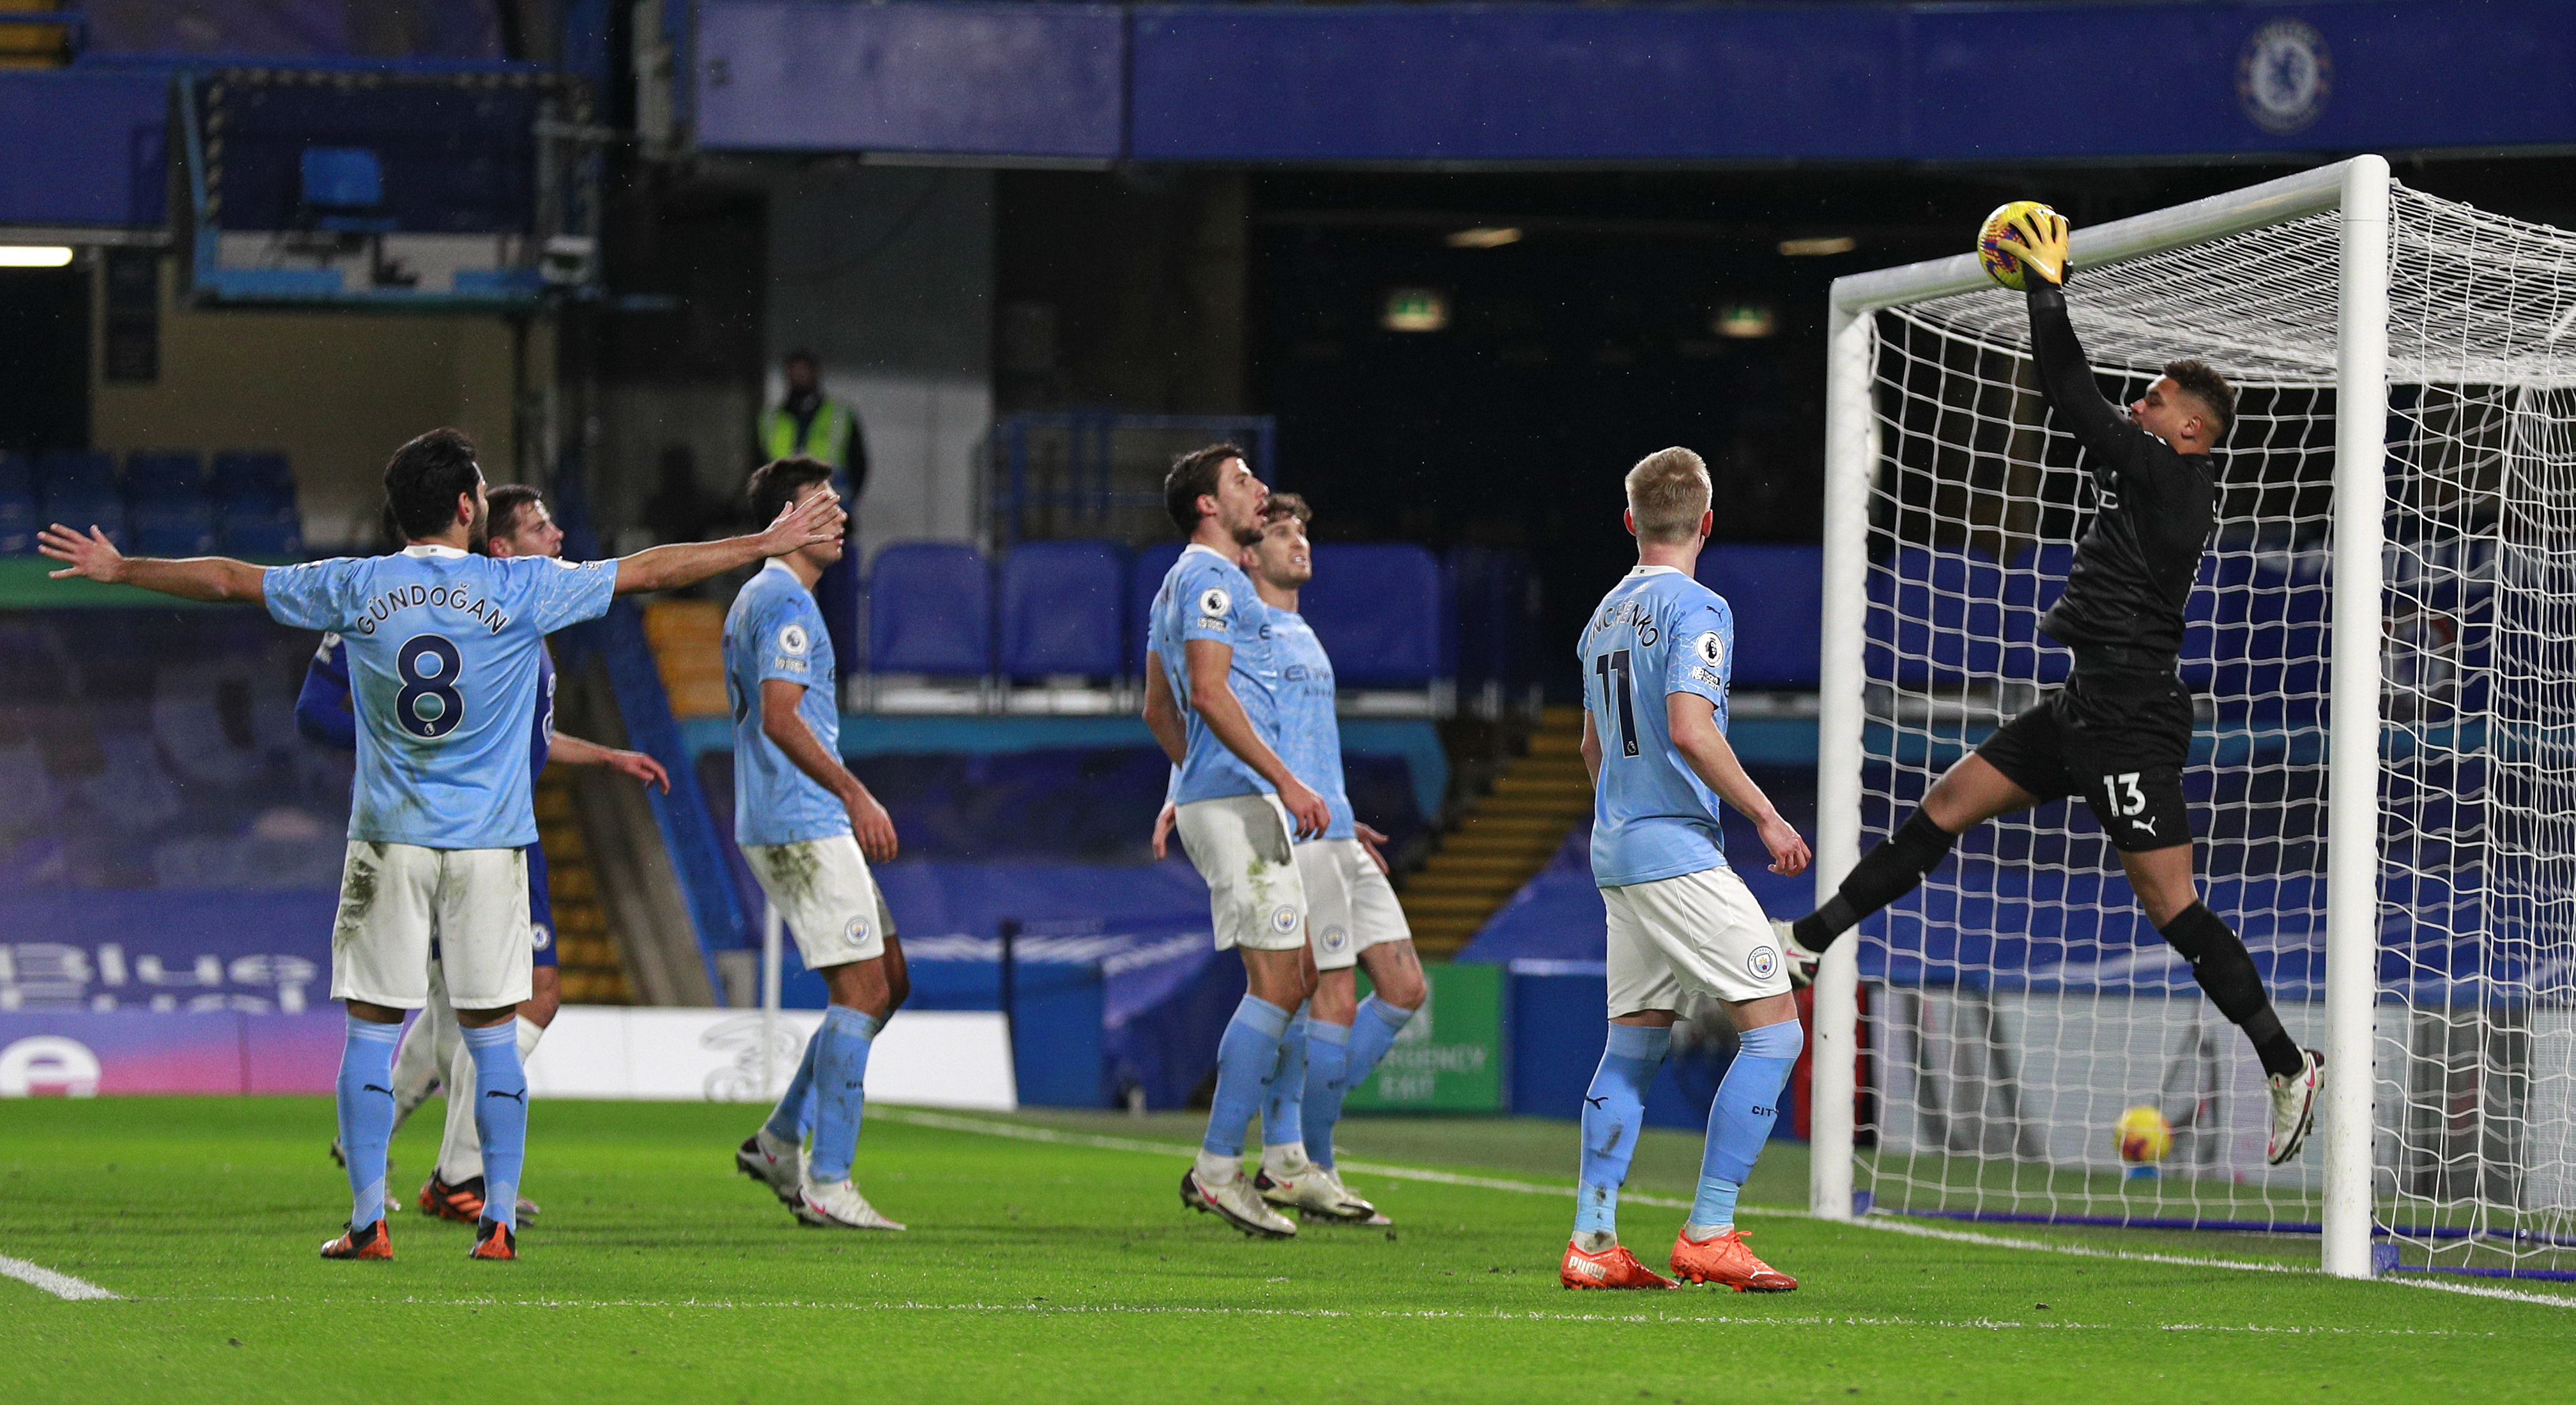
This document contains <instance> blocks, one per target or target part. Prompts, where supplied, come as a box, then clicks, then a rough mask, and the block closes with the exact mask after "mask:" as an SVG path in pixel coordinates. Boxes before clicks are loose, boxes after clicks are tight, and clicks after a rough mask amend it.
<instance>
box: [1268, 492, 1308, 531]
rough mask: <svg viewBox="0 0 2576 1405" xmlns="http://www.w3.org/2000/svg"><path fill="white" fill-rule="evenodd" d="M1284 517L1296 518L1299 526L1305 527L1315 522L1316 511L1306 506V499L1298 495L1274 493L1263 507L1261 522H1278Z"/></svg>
mask: <svg viewBox="0 0 2576 1405" xmlns="http://www.w3.org/2000/svg"><path fill="white" fill-rule="evenodd" d="M1282 517H1294V518H1296V519H1297V525H1298V526H1300V527H1303V526H1305V525H1306V524H1307V523H1309V522H1312V521H1314V520H1315V509H1313V508H1311V507H1308V506H1306V499H1305V498H1303V497H1301V496H1299V495H1298V494H1296V493H1272V494H1271V495H1270V500H1269V501H1268V502H1266V503H1263V504H1262V506H1261V520H1262V521H1263V522H1265V523H1268V522H1276V521H1278V520H1279V519H1280V518H1282Z"/></svg>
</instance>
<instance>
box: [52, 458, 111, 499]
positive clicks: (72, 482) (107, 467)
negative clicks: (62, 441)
mask: <svg viewBox="0 0 2576 1405" xmlns="http://www.w3.org/2000/svg"><path fill="white" fill-rule="evenodd" d="M115 492H116V458H115V456H114V455H112V454H103V453H100V452H99V451H97V450H95V449H47V450H45V451H44V452H43V453H41V454H38V455H37V456H36V495H37V496H38V497H52V496H55V495H57V494H59V495H61V496H63V497H65V498H72V497H79V496H82V495H85V494H91V493H107V494H113V493H115Z"/></svg>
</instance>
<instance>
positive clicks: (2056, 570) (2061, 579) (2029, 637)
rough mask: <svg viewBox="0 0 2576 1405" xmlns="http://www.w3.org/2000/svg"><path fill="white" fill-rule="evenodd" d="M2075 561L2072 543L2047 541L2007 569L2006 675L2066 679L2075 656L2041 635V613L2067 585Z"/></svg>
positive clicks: (2039, 680)
mask: <svg viewBox="0 0 2576 1405" xmlns="http://www.w3.org/2000/svg"><path fill="white" fill-rule="evenodd" d="M2074 564H2075V547H2074V545H2073V544H2072V543H2070V542H2043V543H2041V544H2040V545H2039V546H2037V547H2034V548H2032V549H2030V550H2029V551H2025V552H2023V553H2022V554H2020V555H2019V556H2016V557H2014V558H2013V561H2012V564H2011V565H2009V566H2007V567H2005V568H2004V597H2003V599H2004V608H2003V629H2004V643H2003V674H2004V676H2005V677H2006V678H2011V679H2015V680H2018V681H2020V682H2024V683H2043V684H2047V683H2063V682H2065V681H2066V675H2067V672H2068V671H2069V670H2070V669H2071V668H2072V667H2073V666H2074V658H2075V656H2074V655H2072V654H2070V653H2068V652H2067V651H2066V650H2065V648H2064V647H2062V646H2060V645H2058V644H2055V643H2052V642H2050V641H2048V640H2046V639H2043V638H2041V637H2040V634H2039V617H2040V616H2041V615H2042V614H2044V613H2046V612H2047V609H2048V607H2049V606H2051V605H2054V604H2056V603H2057V597H2058V596H2059V595H2061V594H2063V593H2064V592H2065V590H2066V572H2067V569H2068V568H2069V567H2071V566H2073V565H2074Z"/></svg>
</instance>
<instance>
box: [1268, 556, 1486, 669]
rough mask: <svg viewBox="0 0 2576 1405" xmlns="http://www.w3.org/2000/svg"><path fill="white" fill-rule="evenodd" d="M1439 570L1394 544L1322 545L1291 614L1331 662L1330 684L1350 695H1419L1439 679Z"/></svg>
mask: <svg viewBox="0 0 2576 1405" xmlns="http://www.w3.org/2000/svg"><path fill="white" fill-rule="evenodd" d="M1441 584H1442V582H1441V576H1440V562H1439V560H1438V559H1437V558H1435V557H1434V556H1432V554H1431V553H1430V552H1428V551H1425V550H1424V549H1422V548H1421V547H1418V546H1413V545H1409V544H1405V543H1398V542H1327V543H1324V544H1322V545H1319V546H1317V547H1316V548H1315V579H1314V580H1312V581H1310V582H1308V583H1307V585H1306V587H1305V589H1303V590H1302V591H1300V592H1298V613H1300V614H1302V615H1304V616H1305V617H1306V623H1307V624H1309V625H1312V626H1313V627H1314V630H1315V637H1316V638H1318V639H1320V640H1321V641H1323V645H1324V648H1325V650H1326V652H1328V653H1330V654H1331V655H1332V656H1333V676H1334V679H1335V681H1336V682H1338V683H1340V684H1341V685H1342V686H1345V687H1353V688H1422V687H1428V686H1430V685H1431V684H1432V683H1434V682H1436V681H1438V680H1439V678H1440V676H1441V662H1442V660H1441V653H1442V650H1441V632H1442V630H1443V628H1444V625H1443V621H1444V620H1445V619H1446V618H1447V617H1448V615H1449V613H1450V610H1449V602H1448V601H1447V600H1445V599H1443V598H1442V590H1441Z"/></svg>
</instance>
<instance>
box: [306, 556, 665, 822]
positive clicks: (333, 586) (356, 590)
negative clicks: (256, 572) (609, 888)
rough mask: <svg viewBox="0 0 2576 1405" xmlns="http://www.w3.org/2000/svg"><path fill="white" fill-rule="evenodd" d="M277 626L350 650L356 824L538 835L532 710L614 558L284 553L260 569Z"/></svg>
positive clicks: (606, 584) (612, 573)
mask: <svg viewBox="0 0 2576 1405" xmlns="http://www.w3.org/2000/svg"><path fill="white" fill-rule="evenodd" d="M261 588H262V590H263V592H264V593H265V594H266V596H267V599H268V613H269V614H270V615H271V616H273V617H274V618H275V619H276V620H277V621H278V623H280V624H285V625H292V626H295V627H297V628H300V629H320V630H328V631H330V632H332V633H334V634H337V635H339V636H340V638H341V640H342V641H343V642H344V643H345V645H346V646H347V649H348V668H349V694H350V697H351V698H352V699H353V700H354V701H355V703H356V705H357V713H358V773H357V785H356V794H355V796H354V799H353V800H352V803H351V805H350V807H349V837H350V838H351V839H358V840H367V841H372V842H377V843H391V844H417V845H420V846H421V847H423V848H429V849H514V848H518V847H521V846H523V845H528V844H534V843H536V842H537V817H536V811H535V809H534V808H533V807H532V805H531V803H530V801H529V793H530V790H531V786H530V784H529V777H530V767H529V751H530V731H529V728H530V723H529V719H530V718H531V717H533V716H535V715H536V712H537V705H538V697H537V694H538V688H539V681H538V680H539V678H540V676H541V674H542V673H543V672H544V670H545V667H546V639H545V637H546V635H548V634H550V633H552V632H553V631H555V630H558V629H561V628H563V627H564V626H565V625H568V624H573V623H576V622H578V621H581V620H586V619H595V618H597V617H598V616H600V615H602V614H605V613H607V611H608V606H609V602H610V601H611V600H612V599H614V598H615V596H616V593H617V563H616V562H614V561H588V562H581V563H578V564H576V563H574V562H570V561H554V560H548V559H546V558H543V557H534V556H520V557H512V558H510V559H507V560H495V559H493V558H491V557H488V556H476V555H471V554H469V553H466V552H463V551H459V550H457V549H456V548H454V547H447V546H425V545H424V546H411V547H406V548H404V549H403V550H401V551H399V552H396V553H395V554H393V555H391V556H371V557H363V558H359V557H341V558H339V559H336V560H330V561H314V562H308V563H307V564H305V565H301V566H274V567H271V568H269V569H268V570H267V571H266V572H264V573H263V574H262V576H261Z"/></svg>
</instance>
